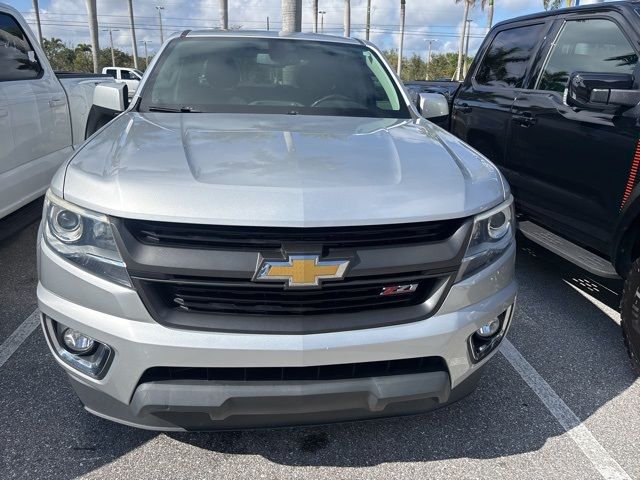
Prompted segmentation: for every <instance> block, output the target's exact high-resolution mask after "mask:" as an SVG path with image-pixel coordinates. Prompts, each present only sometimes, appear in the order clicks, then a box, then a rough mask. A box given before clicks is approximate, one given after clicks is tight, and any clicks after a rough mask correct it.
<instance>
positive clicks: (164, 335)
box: [38, 244, 516, 430]
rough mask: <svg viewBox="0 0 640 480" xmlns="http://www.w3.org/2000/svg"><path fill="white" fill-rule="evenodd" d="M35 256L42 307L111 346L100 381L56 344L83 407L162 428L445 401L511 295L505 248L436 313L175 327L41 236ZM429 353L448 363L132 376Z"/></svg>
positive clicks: (314, 418) (267, 421) (339, 414)
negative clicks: (345, 326) (312, 375)
mask: <svg viewBox="0 0 640 480" xmlns="http://www.w3.org/2000/svg"><path fill="white" fill-rule="evenodd" d="M38 252H39V265H40V282H39V284H38V301H39V306H40V310H41V312H42V313H43V314H44V315H46V316H47V317H50V318H52V319H54V320H55V321H57V322H60V323H62V324H64V325H65V326H67V327H72V328H75V329H78V330H80V331H82V332H83V333H85V334H87V335H90V336H91V337H93V338H95V339H97V340H98V341H100V342H103V343H106V344H107V345H109V346H110V347H111V348H112V349H113V352H114V355H113V359H112V362H111V364H110V366H109V369H108V371H107V372H106V375H105V376H104V377H103V378H102V379H100V380H96V379H93V378H90V377H88V376H86V375H84V374H82V373H79V372H78V371H76V370H74V369H73V368H71V367H69V365H67V364H66V363H65V362H63V361H62V360H61V359H60V358H59V357H58V356H57V355H56V354H55V352H54V356H55V358H56V360H57V361H58V363H60V364H61V365H62V367H63V368H64V369H65V370H66V371H67V373H68V374H69V376H70V378H71V380H72V385H73V386H74V388H75V390H76V392H77V393H78V394H79V396H80V398H81V400H82V401H83V403H84V405H85V407H86V408H87V410H89V411H91V412H92V413H95V414H97V415H100V416H103V417H106V418H109V419H111V420H115V421H119V422H122V423H126V424H129V425H134V426H138V427H143V428H152V429H162V430H181V429H216V428H243V427H260V426H275V425H290V424H303V423H326V422H331V421H343V420H352V419H361V418H373V417H380V416H386V415H399V414H407V413H417V412H421V411H425V410H430V409H433V408H436V407H439V406H442V405H445V404H447V403H450V402H452V401H455V400H457V399H459V398H461V397H462V396H464V395H466V394H467V393H469V392H470V391H471V390H472V389H473V388H474V387H475V384H476V383H477V381H478V378H479V376H480V372H481V370H482V368H483V366H484V365H485V364H486V362H487V360H488V358H490V355H489V357H487V358H485V359H484V360H483V361H481V362H479V363H477V364H474V363H473V361H472V360H471V357H470V354H469V351H468V338H469V337H470V336H471V335H472V334H473V333H474V332H475V331H476V330H477V329H478V328H479V327H480V326H481V325H482V324H483V323H485V322H486V321H487V320H489V319H491V318H494V317H496V316H498V315H500V314H502V313H503V312H505V311H508V312H509V314H508V318H507V320H506V322H507V323H506V324H507V327H508V322H509V320H510V316H511V314H512V306H513V304H514V302H515V297H516V284H515V281H514V279H513V273H514V260H515V246H512V247H511V248H510V249H509V251H508V252H506V253H505V254H504V255H503V256H502V257H501V258H500V259H499V260H498V261H496V262H495V263H494V264H492V265H491V266H490V267H489V268H487V269H485V270H483V271H481V272H479V273H478V274H476V275H474V276H473V277H470V278H468V279H466V280H465V281H463V282H460V283H458V284H456V285H454V286H453V287H452V288H451V290H450V292H449V293H448V295H447V298H446V300H445V301H444V303H443V304H442V306H441V307H440V309H439V310H438V312H437V313H436V314H435V315H433V316H431V317H430V318H428V319H425V320H422V321H417V322H413V323H408V324H401V325H392V326H387V327H379V328H371V329H365V330H357V331H342V332H330V333H318V334H308V335H265V334H240V333H216V332H202V331H190V330H177V329H171V328H167V327H165V326H162V325H160V324H158V323H156V322H154V321H153V319H152V318H151V316H150V315H149V313H148V312H147V310H146V309H145V307H144V305H143V303H142V301H141V300H140V298H139V296H138V294H137V293H136V292H135V291H133V290H130V289H127V288H124V287H120V286H117V285H115V284H112V283H110V282H107V281H104V280H102V279H100V278H97V277H95V276H93V275H91V274H89V273H87V272H85V271H83V270H81V269H79V268H77V267H75V266H74V265H71V264H69V263H68V262H66V261H64V260H63V259H61V258H60V257H58V256H57V255H56V254H55V253H53V252H52V251H51V250H50V249H49V248H48V247H47V246H46V245H45V244H41V245H40V246H39V249H38ZM389 314H390V315H392V314H393V310H390V311H389ZM49 343H50V342H49ZM50 347H51V343H50ZM52 351H53V349H52ZM425 356H428V357H439V358H441V359H443V361H444V364H445V365H446V370H443V371H435V372H426V373H418V374H413V375H397V376H387V377H369V378H358V379H349V380H333V381H324V382H314V381H312V382H289V381H286V382H282V381H280V382H278V381H274V382H244V383H243V382H236V383H234V382H223V383H219V382H218V383H215V382H211V381H205V382H204V383H203V382H202V381H195V380H194V381H185V380H180V381H174V382H150V383H143V384H139V382H140V379H141V377H142V375H143V373H144V372H145V371H146V370H147V369H150V368H153V367H158V366H173V367H194V368H200V367H209V368H215V367H224V368H234V367H238V368H241V367H304V366H319V365H334V364H346V363H362V362H377V361H386V360H395V359H407V358H418V357H425Z"/></svg>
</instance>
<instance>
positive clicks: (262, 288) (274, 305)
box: [140, 273, 438, 315]
mask: <svg viewBox="0 0 640 480" xmlns="http://www.w3.org/2000/svg"><path fill="white" fill-rule="evenodd" d="M437 281H438V278H437V277H429V276H427V275H425V274H424V273H418V274H413V275H404V276H393V277H388V278H379V277H377V278H372V279H371V278H370V279H366V278H365V279H362V278H361V279H352V280H345V281H344V282H340V283H335V284H329V283H327V284H325V285H323V287H322V288H321V289H314V290H286V289H284V288H283V286H282V285H265V284H256V283H253V282H250V281H241V282H230V281H218V282H214V281H202V280H197V279H184V278H182V279H181V278H174V279H173V280H171V281H161V282H159V281H153V280H142V281H141V282H140V283H141V286H142V288H143V289H144V290H145V291H146V292H147V293H148V294H149V295H150V296H151V297H153V298H155V299H157V300H159V301H160V302H162V305H163V306H164V307H165V308H167V309H172V310H177V311H182V312H190V313H216V314H227V315H229V314H231V315H321V314H328V313H347V312H359V311H363V310H373V309H381V308H391V307H401V306H410V305H416V304H418V303H422V302H424V301H425V300H426V298H427V297H428V296H429V295H430V294H431V293H432V291H433V289H434V286H435V285H436V283H437ZM400 284H401V285H417V287H416V288H415V290H414V291H412V292H408V293H398V294H395V295H381V294H382V292H383V289H384V288H385V287H389V286H394V285H400Z"/></svg>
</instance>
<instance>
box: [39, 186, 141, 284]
mask: <svg viewBox="0 0 640 480" xmlns="http://www.w3.org/2000/svg"><path fill="white" fill-rule="evenodd" d="M44 217H45V221H44V238H45V241H46V242H47V245H49V247H51V248H52V249H53V250H54V251H55V252H56V253H57V254H58V255H60V256H61V257H63V258H65V259H66V260H68V261H70V262H72V263H74V264H76V265H78V266H79V267H80V268H83V269H85V270H87V271H89V272H91V273H94V274H96V275H99V276H100V277H103V278H106V279H107V280H111V281H112V282H116V283H119V284H120V285H124V286H126V287H130V286H131V280H130V279H129V274H128V273H127V269H126V265H125V264H124V262H123V261H122V256H121V255H120V252H119V251H118V247H117V246H116V242H115V240H114V238H113V232H112V231H111V224H110V223H109V219H108V218H107V217H106V215H102V214H99V213H96V212H92V211H90V210H85V209H84V208H81V207H78V206H77V205H73V204H71V203H69V202H66V201H64V200H62V199H61V198H58V197H56V196H55V195H54V194H52V193H51V192H50V191H49V192H47V196H46V199H45V206H44Z"/></svg>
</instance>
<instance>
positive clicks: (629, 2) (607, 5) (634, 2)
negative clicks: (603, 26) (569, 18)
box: [494, 0, 640, 28]
mask: <svg viewBox="0 0 640 480" xmlns="http://www.w3.org/2000/svg"><path fill="white" fill-rule="evenodd" d="M629 7H640V0H625V1H617V2H604V3H589V4H586V5H579V6H577V7H569V8H558V9H557V10H548V11H542V12H539V13H532V14H529V15H523V16H520V17H514V18H510V19H508V20H503V21H502V22H500V23H497V24H496V25H495V26H494V28H496V27H499V26H502V25H508V24H510V23H516V22H521V21H526V20H535V19H538V18H546V17H555V16H557V15H562V14H565V13H572V12H588V11H599V10H623V9H626V8H629Z"/></svg>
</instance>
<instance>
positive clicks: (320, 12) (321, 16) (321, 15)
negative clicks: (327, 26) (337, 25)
mask: <svg viewBox="0 0 640 480" xmlns="http://www.w3.org/2000/svg"><path fill="white" fill-rule="evenodd" d="M318 13H319V14H320V33H324V14H325V13H327V12H326V11H324V10H320V11H319V12H318Z"/></svg>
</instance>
